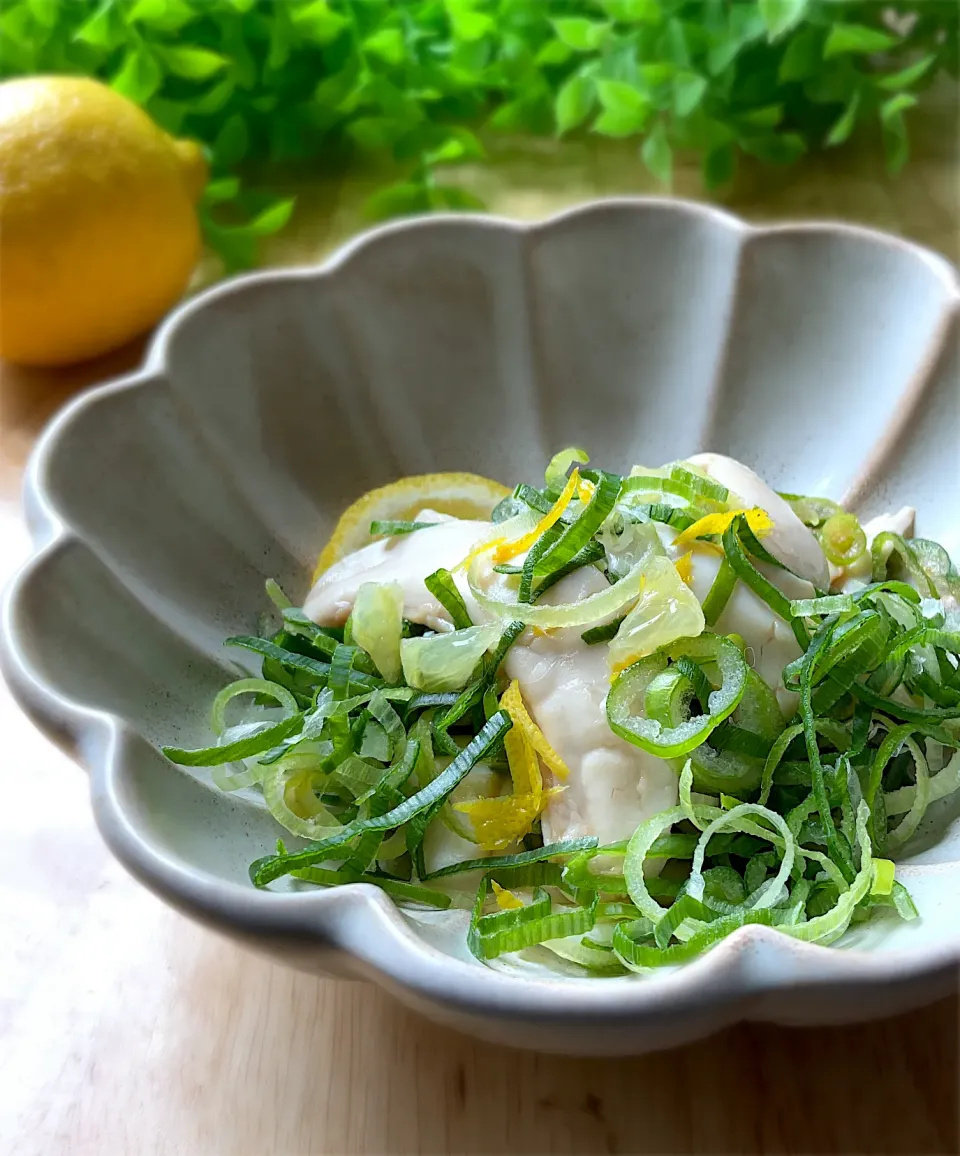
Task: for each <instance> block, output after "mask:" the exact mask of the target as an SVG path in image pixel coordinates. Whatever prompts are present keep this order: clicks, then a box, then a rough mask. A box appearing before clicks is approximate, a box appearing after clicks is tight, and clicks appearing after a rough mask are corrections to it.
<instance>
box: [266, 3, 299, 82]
mask: <svg viewBox="0 0 960 1156" xmlns="http://www.w3.org/2000/svg"><path fill="white" fill-rule="evenodd" d="M295 37H296V32H295V30H294V28H293V25H292V24H291V22H290V16H289V10H288V9H287V8H285V7H284V6H283V5H281V6H280V7H279V8H278V9H277V10H276V12H275V14H274V18H273V22H272V23H271V25H270V51H269V52H268V53H267V68H268V69H272V70H273V71H275V72H278V71H279V70H280V69H281V68H283V66H284V65H285V64H286V63H287V61H288V60H289V59H290V53H291V51H292V49H293V43H294V39H295Z"/></svg>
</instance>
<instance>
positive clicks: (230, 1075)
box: [0, 96, 960, 1156]
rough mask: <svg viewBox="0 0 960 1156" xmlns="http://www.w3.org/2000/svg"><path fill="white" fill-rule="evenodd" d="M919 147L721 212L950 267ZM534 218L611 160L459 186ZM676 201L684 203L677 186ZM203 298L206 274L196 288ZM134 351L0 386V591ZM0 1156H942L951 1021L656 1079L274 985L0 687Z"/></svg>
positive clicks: (737, 1037)
mask: <svg viewBox="0 0 960 1156" xmlns="http://www.w3.org/2000/svg"><path fill="white" fill-rule="evenodd" d="M952 99H953V106H952V107H953V110H954V111H953V113H951V111H950V107H947V108H946V110H945V109H944V107H941V108H940V109H939V110H934V111H933V113H931V115H930V117H929V119H928V120H927V121H924V122H923V123H922V124H921V126H920V131H919V137H920V143H921V155H920V156H919V157H918V158H917V160H916V161H915V162H914V164H913V165H912V166H911V168H910V169H908V171H907V174H906V175H905V177H904V178H902V179H901V180H900V181H897V182H894V181H891V180H890V179H889V178H887V177H886V176H885V174H884V173H883V169H882V163H881V161H880V160H879V158H878V157H877V155H876V153H875V151H870V150H869V149H865V150H863V151H859V152H858V151H857V150H854V151H853V152H852V153H844V154H836V155H832V154H828V155H827V156H826V157H824V158H820V159H818V160H816V161H812V162H811V163H810V164H809V165H807V166H805V167H802V168H800V169H795V170H791V171H790V172H789V173H787V174H784V175H782V176H780V175H777V176H776V177H775V178H774V179H772V180H771V179H770V178H766V180H765V181H764V182H763V183H761V182H760V181H759V179H758V177H757V175H756V174H747V176H746V177H745V179H744V181H743V182H741V185H740V187H739V190H738V192H737V194H736V195H735V197H734V201H735V205H734V207H736V208H737V209H738V211H740V212H743V213H745V214H746V215H747V216H749V217H752V218H756V219H769V218H771V217H782V216H793V215H801V214H802V215H806V216H811V215H816V216H825V217H844V218H850V219H859V220H861V221H865V222H866V223H869V224H875V225H878V226H880V227H885V228H893V229H896V230H897V231H900V232H903V233H905V234H907V235H909V236H913V237H916V238H917V239H919V240H922V241H924V242H925V243H927V244H930V245H932V246H933V247H936V248H939V249H941V250H942V251H944V252H946V253H947V254H948V255H949V256H951V257H953V258H956V256H957V253H958V226H960V211H958V206H957V200H958V188H960V186H958V169H957V163H956V161H957V133H956V127H957V124H956V116H955V96H954V97H953V98H952ZM464 179H467V180H473V181H474V183H475V184H476V185H477V186H478V187H479V186H483V192H484V193H485V194H486V195H487V197H488V199H490V200H491V202H492V203H493V204H494V205H495V206H496V207H497V208H498V209H499V210H500V211H503V212H508V213H513V214H516V215H519V216H524V217H538V216H542V215H544V214H545V213H547V212H549V211H552V210H554V209H556V208H559V207H562V206H563V205H565V204H569V203H573V202H576V201H578V200H581V199H583V198H585V197H587V196H592V195H597V194H608V193H623V192H631V191H642V190H643V189H645V188H647V187H648V186H647V182H646V178H644V177H642V176H641V168H640V165H639V162H638V161H637V160H636V156H635V153H634V152H633V151H632V150H629V149H621V148H610V147H607V148H600V147H595V146H594V145H593V144H577V145H572V146H569V147H566V148H564V149H557V148H555V147H554V146H544V147H543V148H538V149H537V150H531V149H525V150H520V149H518V148H516V147H514V146H504V149H503V152H502V155H500V156H499V157H498V158H497V164H496V165H495V166H494V168H493V169H491V170H489V171H486V172H484V173H482V174H472V175H471V174H469V173H468V174H466V175H465V177H464ZM365 180H366V178H363V177H355V178H351V181H350V182H349V183H346V184H341V185H337V186H336V187H333V186H331V185H329V184H326V185H311V186H309V187H308V188H307V189H306V192H305V202H306V204H305V207H304V208H302V209H301V211H300V214H299V217H298V220H297V221H296V222H295V227H294V229H293V230H292V231H291V232H290V233H289V234H288V235H287V236H284V237H281V238H278V239H277V240H276V242H274V247H273V250H272V252H271V257H272V259H274V260H276V261H279V262H284V263H286V262H303V261H307V260H312V259H314V258H316V257H318V256H320V255H322V254H323V253H324V252H326V251H328V250H329V249H330V247H331V246H332V245H333V244H335V243H336V242H337V241H338V240H339V239H341V238H342V237H343V236H345V235H346V234H347V233H349V232H351V231H352V230H353V229H354V228H355V227H356V226H357V224H358V222H359V211H358V207H357V206H358V204H359V202H360V200H361V197H362V194H363V192H364V182H365ZM678 186H679V189H680V191H691V190H692V189H693V188H694V186H693V178H692V176H691V174H689V173H687V172H682V173H681V174H680V177H679V180H678ZM208 273H209V267H208ZM141 348H142V347H141V346H137V347H133V348H130V349H127V350H124V351H121V352H120V353H119V354H117V355H115V356H114V357H113V358H112V359H110V360H109V361H108V362H105V363H98V364H95V365H90V366H84V367H80V368H79V369H76V370H73V371H70V372H69V373H60V374H51V373H40V372H25V371H22V370H15V369H13V368H12V367H9V366H6V367H2V369H0V571H2V576H3V577H6V576H7V575H8V574H9V573H11V572H12V571H13V569H14V568H15V567H16V565H17V564H18V563H19V562H20V561H21V560H22V558H23V557H24V556H25V555H26V552H27V548H28V543H27V536H26V531H25V529H24V527H23V525H22V523H21V521H20V516H19V512H18V509H17V504H16V491H17V488H18V485H19V476H20V472H21V470H22V466H23V462H24V460H25V458H26V455H27V453H28V450H29V447H30V445H31V443H32V441H33V439H34V437H35V436H36V433H37V431H38V429H39V428H40V426H41V425H42V424H43V422H44V421H45V420H46V418H47V417H48V416H49V414H50V413H52V412H53V410H54V409H55V408H56V407H57V406H58V405H59V404H61V403H62V402H63V400H64V399H65V398H66V397H68V396H69V395H71V394H72V393H73V392H75V391H76V390H77V389H78V388H79V387H80V386H82V385H84V384H87V383H88V382H91V381H96V380H101V379H103V378H104V377H108V376H112V375H114V374H116V373H119V372H121V371H122V370H123V369H124V368H126V367H128V366H131V365H133V364H135V363H136V361H137V359H138V357H139V356H140V352H141ZM0 725H2V733H3V737H4V760H3V765H2V770H0V776H2V791H3V799H4V805H3V807H2V808H0V1152H3V1153H8V1152H9V1153H23V1154H30V1156H33V1154H42V1156H48V1154H59V1153H69V1154H70V1156H88V1154H89V1156H117V1154H126V1153H131V1154H138V1156H140V1154H142V1156H152V1154H154V1153H156V1154H161V1153H162V1154H167V1153H170V1154H178V1156H180V1154H182V1156H195V1154H204V1156H206V1154H209V1156H218V1154H223V1156H265V1154H278V1156H306V1154H307V1153H331V1154H334V1153H364V1154H366V1153H370V1154H375V1153H447V1152H465V1153H477V1154H480V1153H520V1152H522V1153H538V1152H544V1153H568V1152H569V1153H602V1152H623V1153H627V1152H637V1153H641V1152H642V1153H658V1152H659V1153H681V1152H704V1153H714V1152H715V1153H746V1152H751V1153H752V1152H764V1153H774V1152H790V1153H802V1152H808V1153H881V1152H888V1153H954V1152H957V1151H958V1150H960V1126H958V1086H960V1049H958V1030H960V1020H958V1004H957V1000H956V999H952V1000H947V1001H945V1002H941V1003H939V1004H936V1005H934V1006H932V1007H930V1008H927V1009H926V1010H924V1011H921V1012H917V1013H915V1014H913V1015H909V1016H904V1017H900V1018H898V1019H891V1020H888V1021H885V1022H880V1023H875V1024H871V1025H864V1026H858V1027H849V1028H836V1029H829V1030H823V1029H820V1030H788V1029H782V1028H776V1027H770V1026H757V1025H742V1026H740V1027H738V1028H735V1029H731V1030H729V1031H727V1032H724V1033H722V1034H721V1035H719V1036H716V1037H714V1038H713V1039H710V1040H707V1041H704V1042H702V1043H699V1044H696V1045H691V1046H689V1047H686V1048H683V1049H680V1050H677V1051H674V1052H670V1053H667V1054H664V1055H659V1056H650V1057H644V1058H640V1059H635V1060H626V1061H578V1060H568V1059H562V1058H556V1057H544V1056H536V1055H525V1054H522V1053H517V1052H509V1051H505V1050H502V1049H497V1048H493V1047H490V1046H488V1045H484V1044H478V1043H475V1042H473V1041H471V1040H468V1039H465V1038H463V1037H460V1036H457V1035H454V1034H453V1033H450V1032H448V1031H445V1030H442V1029H440V1028H436V1027H434V1026H432V1025H430V1024H427V1023H425V1022H424V1021H422V1020H420V1019H418V1018H417V1017H415V1016H414V1015H412V1014H411V1013H409V1012H407V1011H405V1010H403V1009H401V1008H400V1007H398V1006H397V1005H395V1004H394V1003H393V1002H392V1001H391V1000H389V999H388V998H387V997H386V996H384V995H383V994H382V993H381V992H379V991H378V990H376V989H374V988H372V987H368V986H365V985H361V984H348V983H341V982H335V981H331V980H317V979H312V978H310V977H306V976H303V975H298V974H294V973H292V972H287V971H284V970H282V969H280V968H277V967H275V966H273V965H272V964H270V963H267V962H264V961H262V960H260V959H258V958H256V957H254V956H251V955H247V954H245V953H243V952H241V951H240V950H239V949H238V948H236V947H235V946H233V945H232V944H230V943H228V942H225V941H223V940H221V939H219V938H217V937H215V936H213V935H211V934H210V933H208V932H206V931H203V930H201V929H199V928H197V927H195V926H193V925H191V924H189V923H187V922H186V921H185V920H183V919H182V918H180V917H178V916H177V915H175V914H173V913H172V912H171V911H169V910H168V909H166V908H165V907H164V906H163V905H162V904H161V903H160V902H159V901H158V900H156V899H154V898H153V897H152V896H151V895H149V894H148V893H146V892H145V891H143V890H142V889H141V888H140V887H138V886H137V885H136V884H135V883H134V882H133V881H132V880H131V879H130V878H129V877H128V876H127V875H125V873H124V872H123V871H122V869H121V868H120V867H119V866H118V865H117V864H116V863H115V862H113V860H111V859H110V857H109V856H108V855H107V853H106V851H105V849H104V848H103V846H102V844H101V843H100V841H99V839H98V837H97V834H96V831H95V830H94V827H93V824H92V820H91V816H90V808H89V803H88V800H87V787H86V781H85V778H84V776H83V775H82V773H81V772H79V771H78V770H77V769H76V768H75V767H74V766H73V765H72V764H71V763H70V762H69V761H68V760H67V759H66V758H65V757H64V756H63V755H61V754H60V753H59V752H58V751H56V750H55V749H54V748H53V747H52V746H51V745H50V744H49V743H48V742H46V741H45V740H44V739H43V738H42V737H41V736H40V735H39V734H38V733H37V732H36V731H35V730H34V729H33V728H32V726H31V725H30V724H29V723H28V722H27V720H26V719H25V718H24V717H23V716H22V715H21V714H20V713H19V712H18V710H17V709H16V707H15V706H14V705H13V703H12V701H11V699H10V697H9V694H8V693H7V692H6V691H5V690H4V689H3V688H0Z"/></svg>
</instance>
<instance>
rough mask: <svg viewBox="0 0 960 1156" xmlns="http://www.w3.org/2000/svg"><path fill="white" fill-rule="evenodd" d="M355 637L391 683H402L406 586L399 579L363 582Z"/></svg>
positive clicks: (355, 608)
mask: <svg viewBox="0 0 960 1156" xmlns="http://www.w3.org/2000/svg"><path fill="white" fill-rule="evenodd" d="M351 621H352V623H353V637H354V641H355V642H356V644H357V646H360V647H362V648H363V649H364V650H365V651H366V652H367V654H369V655H370V657H371V658H372V659H373V662H374V665H375V666H376V668H377V670H378V671H379V672H380V674H382V675H383V677H384V678H385V679H386V680H387V682H391V683H394V682H399V681H400V674H401V667H400V639H401V636H402V635H403V588H402V587H401V585H400V583H399V582H363V583H361V584H360V589H359V590H358V591H357V597H356V600H355V602H354V604H353V612H352V614H351Z"/></svg>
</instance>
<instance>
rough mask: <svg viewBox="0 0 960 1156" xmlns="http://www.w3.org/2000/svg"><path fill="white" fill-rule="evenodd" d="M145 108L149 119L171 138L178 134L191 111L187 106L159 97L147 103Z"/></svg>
mask: <svg viewBox="0 0 960 1156" xmlns="http://www.w3.org/2000/svg"><path fill="white" fill-rule="evenodd" d="M146 108H147V112H148V113H149V114H150V116H151V118H152V119H153V120H155V121H156V122H157V124H158V125H159V126H160V127H161V128H162V129H163V131H164V132H168V133H170V134H171V135H172V136H178V135H179V134H180V132H181V130H182V128H183V122H184V121H185V120H186V119H187V114H188V113H189V112H190V111H191V110H190V109H189V107H188V106H187V105H185V104H183V103H181V102H180V101H176V100H163V99H161V98H160V97H159V96H155V97H154V98H153V99H152V100H151V101H149V102H148V104H147V106H146Z"/></svg>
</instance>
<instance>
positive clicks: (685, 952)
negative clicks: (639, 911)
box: [613, 908, 774, 971]
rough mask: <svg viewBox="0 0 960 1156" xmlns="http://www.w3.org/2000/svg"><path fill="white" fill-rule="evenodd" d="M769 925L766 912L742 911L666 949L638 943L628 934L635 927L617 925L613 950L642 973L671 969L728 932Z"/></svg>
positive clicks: (704, 949) (723, 917)
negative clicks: (755, 925)
mask: <svg viewBox="0 0 960 1156" xmlns="http://www.w3.org/2000/svg"><path fill="white" fill-rule="evenodd" d="M773 922H774V915H773V912H772V911H771V910H770V909H769V908H760V909H759V910H756V909H752V910H746V911H742V912H738V913H737V914H736V915H723V916H720V917H719V918H718V919H715V920H713V921H712V922H711V923H708V924H707V925H706V926H705V927H704V928H703V930H701V931H698V932H697V934H696V935H693V936H691V937H690V939H688V940H687V941H686V942H685V943H673V944H671V945H670V946H669V947H666V948H661V947H658V946H657V945H656V943H638V942H637V940H636V939H634V938H633V934H632V930H631V929H632V928H633V927H634V926H635V925H634V924H630V923H618V924H617V926H616V929H615V930H614V933H613V950H614V952H615V953H616V955H617V957H618V958H619V959H621V960H623V962H624V964H625V965H626V966H627V967H629V968H631V969H634V970H639V971H646V970H647V969H648V968H654V967H667V966H673V965H675V964H678V963H686V962H687V961H688V960H691V959H695V958H696V957H697V956H698V955H702V954H703V952H705V951H706V950H707V949H708V948H710V947H713V945H714V944H716V943H719V942H720V940H721V939H725V938H726V937H727V936H728V935H730V933H731V932H733V931H736V930H737V929H738V928H740V927H744V926H746V925H747V924H748V923H761V924H766V925H767V926H769V925H771V924H772V923H773ZM641 928H642V921H641Z"/></svg>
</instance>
